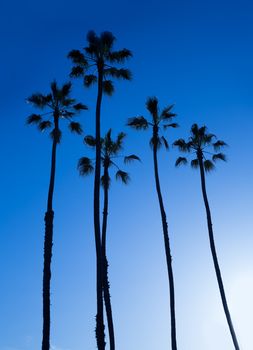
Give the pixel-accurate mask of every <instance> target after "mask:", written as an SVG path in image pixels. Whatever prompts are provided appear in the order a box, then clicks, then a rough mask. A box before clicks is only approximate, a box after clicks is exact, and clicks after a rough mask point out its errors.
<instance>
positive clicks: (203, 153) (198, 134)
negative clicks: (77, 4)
mask: <svg viewBox="0 0 253 350" xmlns="http://www.w3.org/2000/svg"><path fill="white" fill-rule="evenodd" d="M173 145H174V146H176V147H177V148H178V149H179V151H181V152H184V153H193V154H194V155H195V156H196V158H194V159H192V160H191V167H192V168H194V169H197V168H199V162H200V159H203V165H204V169H205V171H206V172H209V171H211V170H213V169H214V168H215V163H216V162H217V161H219V160H223V161H226V156H225V154H224V153H221V152H218V153H214V152H215V151H219V150H220V149H221V148H222V147H224V146H226V143H225V142H224V141H221V140H217V138H216V136H215V135H214V134H210V133H208V130H207V127H206V126H201V127H199V126H198V125H197V124H193V125H192V127H191V135H190V137H189V139H188V141H185V140H184V139H179V140H176V141H175V142H174V143H173ZM210 147H211V148H212V149H213V151H214V152H210V151H207V149H209V148H210ZM210 156H211V159H208V158H210ZM182 164H187V158H186V157H179V158H178V159H177V160H176V166H179V165H182Z"/></svg>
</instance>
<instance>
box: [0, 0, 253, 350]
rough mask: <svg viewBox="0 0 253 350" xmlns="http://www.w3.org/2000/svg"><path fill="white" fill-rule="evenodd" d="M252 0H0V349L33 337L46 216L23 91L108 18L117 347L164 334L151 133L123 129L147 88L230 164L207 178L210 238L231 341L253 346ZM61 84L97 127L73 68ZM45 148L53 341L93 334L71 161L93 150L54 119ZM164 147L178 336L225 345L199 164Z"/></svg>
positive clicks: (66, 66) (142, 344) (160, 343)
mask: <svg viewBox="0 0 253 350" xmlns="http://www.w3.org/2000/svg"><path fill="white" fill-rule="evenodd" d="M252 10H253V5H252V3H251V2H250V1H245V0H243V1H241V2H240V3H239V1H224V0H223V1H197V0H196V1H180V0H179V1H148V3H147V2H142V1H139V2H138V3H136V2H134V1H132V0H130V1H128V2H122V3H120V4H119V3H118V2H116V1H107V2H102V1H98V2H97V3H96V4H95V3H94V4H93V3H88V2H83V1H76V0H73V1H72V2H71V3H67V2H66V3H63V2H60V1H53V2H49V1H44V2H43V3H39V2H37V3H34V2H31V1H23V2H22V3H21V2H17V1H14V2H12V3H8V4H7V3H5V4H2V5H1V15H0V16H1V20H0V26H1V31H0V35H1V46H2V55H1V66H0V70H1V86H0V93H1V105H0V110H1V119H2V120H1V138H0V143H1V150H2V152H1V154H2V171H1V182H0V186H1V198H2V200H1V203H0V210H1V216H2V219H1V236H0V246H1V254H0V259H1V263H0V276H1V289H0V300H1V319H0V350H34V349H39V347H40V342H41V325H42V316H41V313H42V300H41V299H42V298H41V284H42V281H41V280H42V257H43V255H42V254H43V234H44V231H43V230H44V227H43V226H44V225H43V215H44V211H45V208H46V197H47V189H48V180H49V162H50V148H51V144H50V139H49V138H48V137H47V135H45V134H42V135H41V134H39V133H38V132H37V131H36V130H35V129H34V128H29V127H26V126H25V118H26V117H27V116H28V115H29V114H31V113H32V112H34V110H32V108H31V107H30V106H28V105H27V104H26V103H25V99H26V97H28V96H29V95H30V94H32V93H33V92H37V91H40V92H47V91H48V87H49V84H50V82H51V81H52V80H53V79H57V81H59V83H63V82H65V81H67V80H68V79H69V78H68V74H69V71H70V67H71V64H70V62H69V61H68V59H67V58H66V56H67V54H68V52H69V51H70V50H71V49H81V48H82V47H84V46H85V45H86V39H85V38H86V33H87V31H88V30H90V29H94V30H95V31H96V32H98V33H99V32H101V31H103V30H109V31H112V32H113V33H114V35H115V36H116V37H117V43H116V46H115V47H116V48H122V47H127V48H129V49H131V50H132V51H133V54H134V56H133V59H131V61H129V63H128V64H127V65H128V67H129V68H130V69H131V70H132V72H133V81H132V82H119V83H116V92H115V94H114V96H112V97H111V98H108V97H105V98H104V101H103V108H102V129H103V131H107V130H108V128H110V127H112V129H113V131H114V135H115V134H116V133H118V132H119V131H122V130H124V131H126V132H127V134H128V137H127V139H126V146H125V152H126V153H129V154H131V153H136V154H138V155H139V156H140V157H141V159H142V163H141V164H133V165H131V166H129V168H128V171H129V172H130V174H131V178H132V181H131V184H130V185H129V186H127V187H125V186H123V185H121V184H119V183H114V184H113V186H112V189H111V191H110V213H109V227H108V229H109V231H108V257H109V261H110V271H109V273H110V280H111V294H112V303H113V311H114V317H115V328H116V342H117V344H118V349H120V350H136V349H146V350H155V349H158V350H165V349H168V348H169V342H170V339H169V334H170V329H169V296H168V281H167V274H166V267H165V255H164V247H163V241H162V230H161V223H160V217H159V208H158V203H157V198H156V193H155V188H154V180H153V169H152V154H151V152H150V149H149V146H148V140H149V135H148V132H143V133H136V132H134V131H131V130H126V128H125V123H126V120H127V118H128V117H132V116H135V115H141V114H144V115H145V116H146V115H147V113H146V110H145V101H146V98H147V96H153V95H155V96H157V97H158V99H159V101H160V105H161V106H165V105H167V104H170V103H175V111H176V112H177V113H178V117H177V122H178V123H179V124H180V126H181V127H180V129H177V130H175V131H173V130H172V131H171V132H170V133H169V134H168V138H169V140H170V142H171V143H172V142H173V141H174V140H175V139H177V138H178V137H187V135H188V131H189V129H190V126H191V125H192V123H194V122H197V123H199V124H206V125H207V126H208V127H209V129H210V131H211V132H213V133H215V134H217V136H218V137H219V138H221V139H224V140H225V141H226V142H227V143H228V144H229V147H228V148H227V149H226V153H227V155H228V163H227V164H219V166H218V167H217V171H215V172H214V173H213V174H212V175H210V176H208V177H207V190H208V194H209V199H210V205H211V209H212V213H213V222H214V233H215V238H216V244H217V250H218V255H219V260H220V265H221V270H222V274H223V278H224V283H225V288H226V292H227V297H228V302H229V305H230V309H231V314H232V317H233V320H234V325H235V328H236V331H237V333H238V338H239V342H240V344H241V349H242V350H251V349H252V348H253V337H252V331H251V328H250V324H251V323H250V322H251V315H252V312H253V303H252V293H253V257H252V246H253V235H252V210H253V204H252V176H253V167H252V161H251V159H252V152H251V140H252V131H253V122H252V115H253V102H252V101H253V99H252V81H253V65H252V62H253V50H252V35H253V26H252ZM73 84H74V87H73V96H74V97H75V98H77V99H78V100H81V101H82V102H83V103H85V104H87V105H88V106H89V111H88V112H84V113H83V114H82V115H80V121H81V123H82V125H83V127H84V130H85V133H88V134H90V133H93V132H94V111H95V89H91V90H85V89H83V87H82V84H81V82H80V81H74V82H73ZM63 130H64V134H63V139H62V144H61V145H60V147H59V150H58V162H57V177H56V187H55V203H54V208H55V213H56V214H55V231H54V232H55V233H54V252H53V276H52V345H53V346H54V348H52V350H53V349H55V350H81V349H86V350H92V349H95V348H96V344H95V337H94V327H95V321H94V320H95V319H94V317H95V247H94V239H93V227H92V205H91V200H92V192H93V191H92V186H93V181H92V178H87V179H82V178H80V177H79V175H78V173H77V171H76V164H77V160H78V159H79V158H80V157H81V156H83V155H90V153H89V150H87V149H86V148H85V147H84V146H83V144H82V137H77V136H74V135H70V134H69V133H68V130H67V129H66V128H64V126H63ZM177 156H178V153H177V152H176V150H173V149H171V150H170V152H168V153H166V152H165V151H161V152H160V157H159V161H160V174H161V185H162V190H163V195H164V201H165V206H166V210H167V214H168V221H169V230H170V235H171V244H172V255H173V267H174V274H175V288H176V315H177V331H178V348H179V349H180V350H203V349H205V350H213V349H217V350H230V349H232V348H233V346H232V343H231V339H230V335H229V332H228V329H227V325H226V322H225V317H224V315H223V310H222V305H221V302H220V296H219V292H218V288H217V283H216V279H215V274H214V269H213V266H212V260H211V254H210V251H209V245H208V236H207V227H206V221H205V212H204V207H203V203H202V198H201V192H200V183H199V176H198V172H196V171H192V170H191V169H189V168H181V169H175V168H174V162H175V160H176V158H177Z"/></svg>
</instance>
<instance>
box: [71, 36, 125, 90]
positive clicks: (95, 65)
mask: <svg viewBox="0 0 253 350" xmlns="http://www.w3.org/2000/svg"><path fill="white" fill-rule="evenodd" d="M115 40H116V39H115V37H114V36H113V34H112V33H111V32H107V31H105V32H102V33H101V35H100V36H97V35H96V33H95V32H94V31H90V32H88V34H87V41H88V46H87V47H85V48H84V50H83V51H84V52H81V51H80V50H72V51H71V52H70V53H69V54H68V57H69V58H70V59H71V60H72V62H73V64H74V65H73V67H72V70H71V74H70V76H71V77H73V78H79V77H82V78H83V83H84V86H86V87H90V86H91V85H93V84H95V83H97V82H98V71H102V77H103V82H102V85H103V92H104V93H105V94H107V95H109V96H111V95H112V94H113V92H114V84H113V80H112V79H113V78H117V79H124V80H130V79H131V77H132V75H131V72H130V70H129V69H126V68H119V67H118V65H119V64H123V63H124V62H125V61H126V60H127V59H128V58H130V57H132V53H131V51H130V50H128V49H125V48H124V49H122V50H118V51H113V50H112V49H113V45H114V43H115Z"/></svg>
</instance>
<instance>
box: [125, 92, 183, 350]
mask: <svg viewBox="0 0 253 350" xmlns="http://www.w3.org/2000/svg"><path fill="white" fill-rule="evenodd" d="M146 107H147V110H148V111H149V112H150V114H151V117H152V119H151V121H148V120H147V119H145V118H144V117H143V116H140V117H134V118H130V119H129V120H128V123H127V125H128V126H130V127H132V128H134V129H137V130H146V129H148V128H149V127H151V128H152V132H153V134H152V138H151V140H150V146H151V148H152V149H153V161H154V174H155V184H156V191H157V196H158V201H159V206H160V212H161V219H162V226H163V238H164V246H165V253H166V262H167V270H168V277H169V290H170V317H171V348H172V350H176V349H177V342H176V316H175V292H174V278H173V270H172V258H171V250H170V241H169V234H168V224H167V218H166V213H165V209H164V204H163V198H162V192H161V186H160V179H159V171H158V159H157V152H158V150H159V148H160V147H161V146H162V145H164V146H165V148H166V149H168V148H169V144H168V142H167V140H166V138H165V137H164V136H160V135H159V131H160V128H161V126H162V125H163V128H164V129H167V128H171V127H172V128H176V127H178V124H176V123H171V120H172V119H173V118H174V117H175V116H176V114H175V113H173V112H172V109H173V105H170V106H168V107H166V108H164V109H163V110H162V112H161V113H160V112H159V108H158V99H157V98H156V97H151V98H148V99H147V102H146Z"/></svg>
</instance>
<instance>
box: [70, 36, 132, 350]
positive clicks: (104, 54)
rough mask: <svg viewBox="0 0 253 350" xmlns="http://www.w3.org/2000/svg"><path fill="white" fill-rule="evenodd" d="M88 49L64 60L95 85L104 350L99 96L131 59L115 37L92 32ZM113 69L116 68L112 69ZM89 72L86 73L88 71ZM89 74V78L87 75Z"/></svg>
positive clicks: (101, 338) (124, 74)
mask: <svg viewBox="0 0 253 350" xmlns="http://www.w3.org/2000/svg"><path fill="white" fill-rule="evenodd" d="M87 41H88V46H87V47H85V48H84V53H82V52H80V51H79V50H72V51H71V52H70V53H69V55H68V57H69V58H70V59H71V60H72V62H73V63H74V66H73V68H72V71H71V74H70V75H71V77H76V78H77V77H83V79H84V85H85V86H86V87H89V86H91V85H92V84H94V83H97V102H96V122H95V126H96V163H95V178H94V203H93V207H94V234H95V245H96V265H97V276H96V279H97V286H96V289H97V315H96V339H97V346H98V350H104V349H105V335H104V320H103V291H102V285H103V282H102V276H103V272H102V252H101V231H100V219H99V211H100V173H101V144H100V138H101V133H100V119H101V104H102V97H103V93H105V94H107V95H112V93H113V91H114V86H113V82H112V80H111V79H112V78H118V79H125V80H130V79H131V73H130V71H129V70H128V69H125V68H118V67H117V66H118V64H122V63H124V62H125V61H126V59H128V58H129V57H131V56H132V53H131V51H129V50H128V49H122V50H119V51H113V45H114V42H115V37H114V36H113V34H112V33H111V32H107V31H105V32H102V33H101V34H100V36H97V35H96V33H95V32H94V31H90V32H88V34H87ZM115 65H116V66H115ZM90 70H91V72H90V73H89V71H90ZM88 73H89V74H88Z"/></svg>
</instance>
